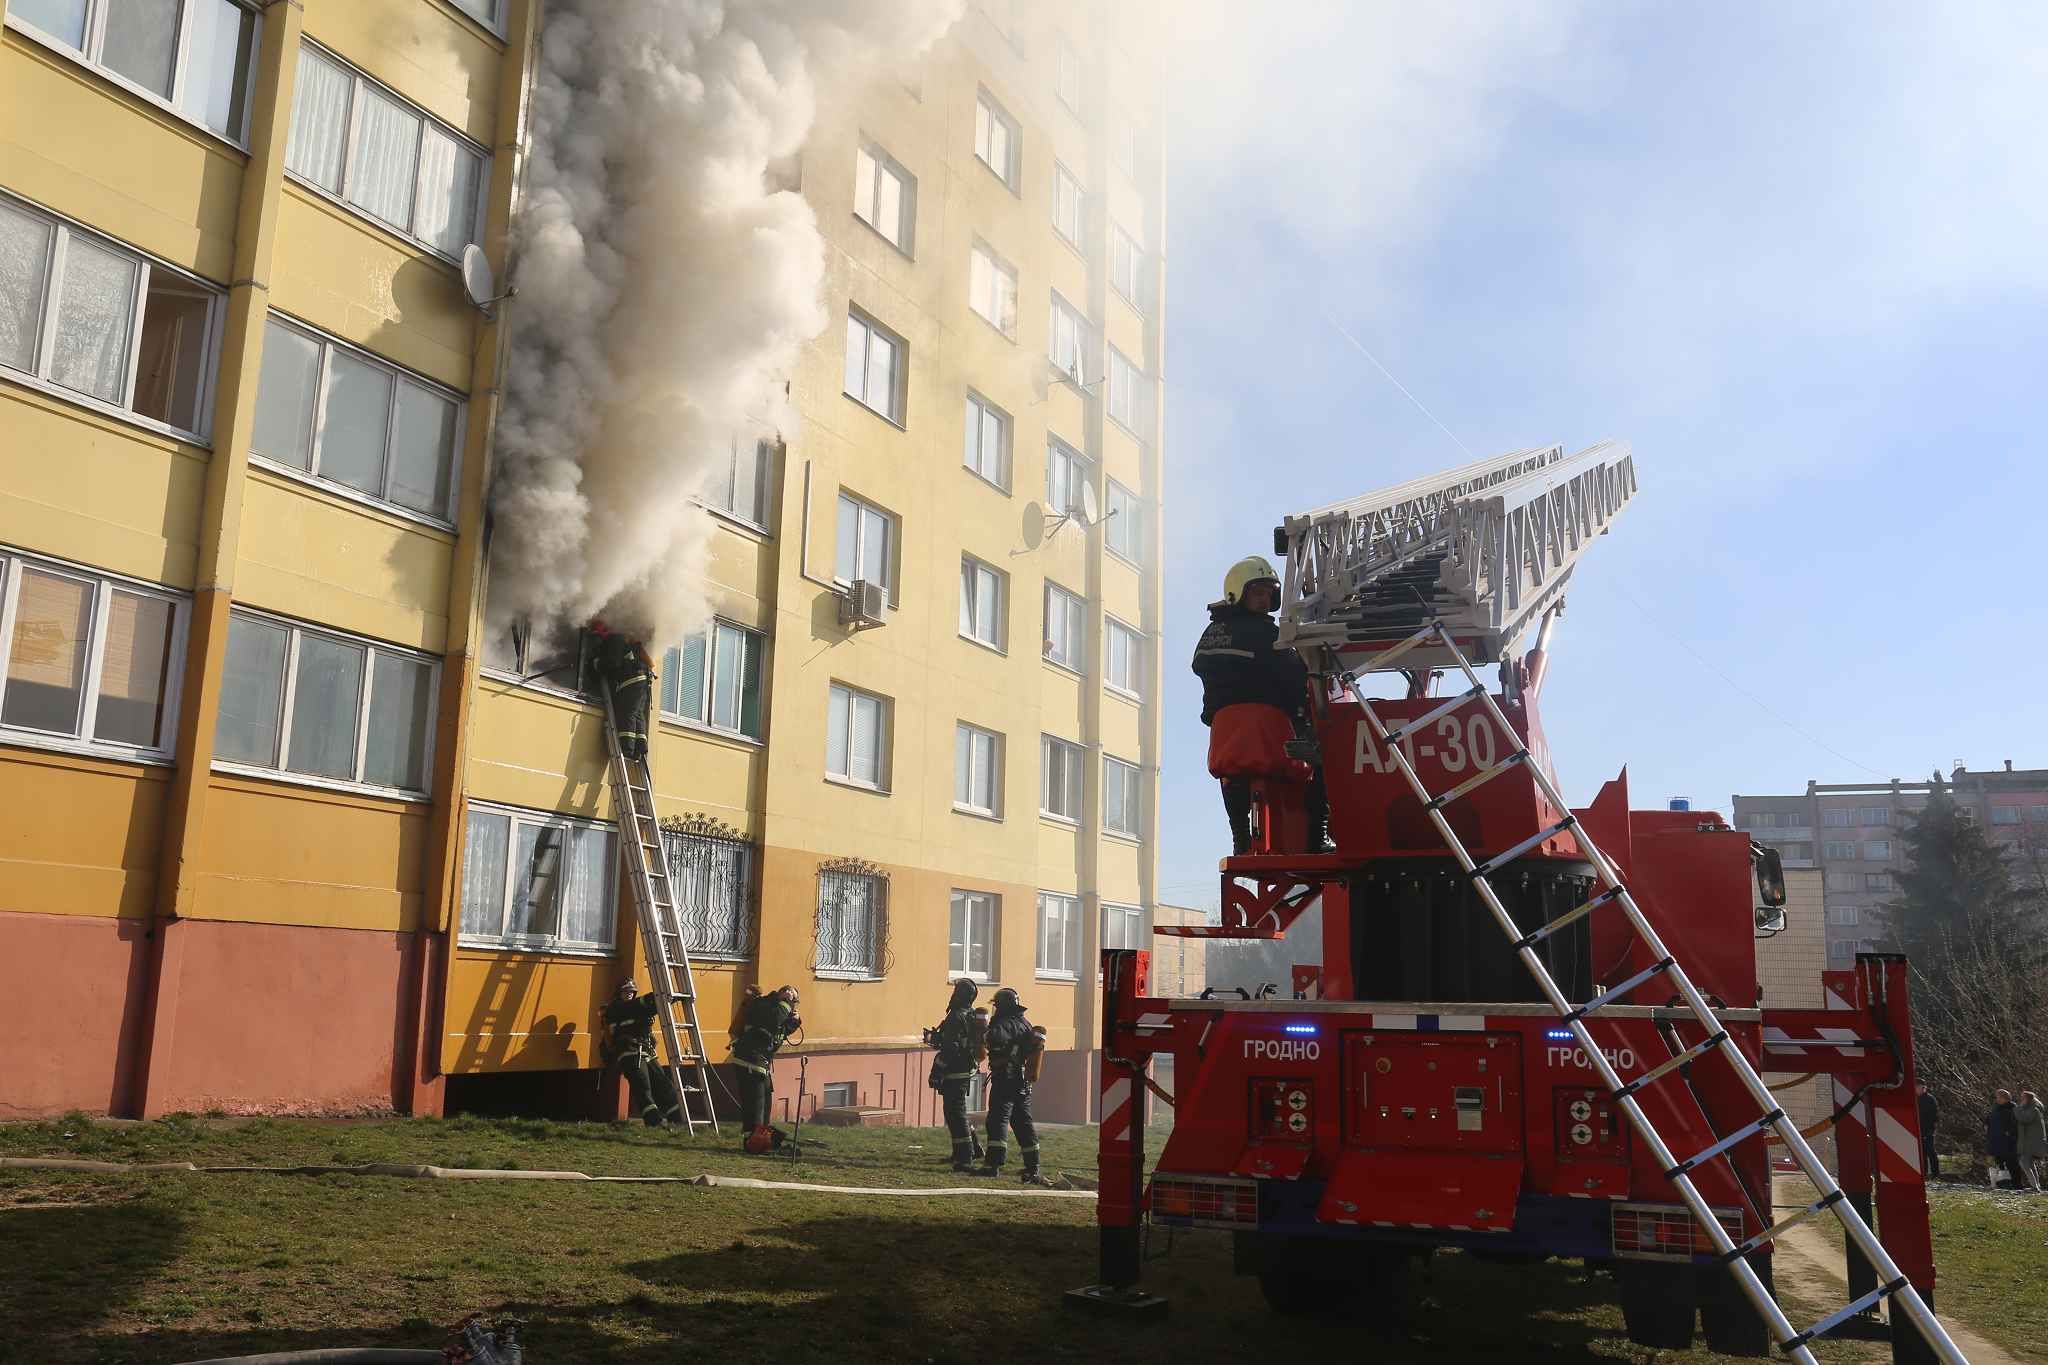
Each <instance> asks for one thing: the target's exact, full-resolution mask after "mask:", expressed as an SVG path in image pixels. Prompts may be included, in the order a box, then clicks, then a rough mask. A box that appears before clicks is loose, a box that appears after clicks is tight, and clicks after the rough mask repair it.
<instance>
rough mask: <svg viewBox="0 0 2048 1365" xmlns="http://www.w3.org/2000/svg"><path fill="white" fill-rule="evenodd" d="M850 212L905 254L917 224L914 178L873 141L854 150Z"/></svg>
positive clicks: (909, 252)
mask: <svg viewBox="0 0 2048 1365" xmlns="http://www.w3.org/2000/svg"><path fill="white" fill-rule="evenodd" d="M853 212H854V216H855V217H857V218H859V219H860V220H861V221H862V222H863V223H866V224H867V225H868V226H869V227H871V228H873V229H874V230H875V231H876V232H879V233H881V234H882V236H883V238H884V239H885V240H887V241H888V243H889V244H890V245H891V246H893V247H895V248H896V249H897V250H898V251H901V252H902V253H903V254H904V255H906V256H908V255H910V254H911V239H912V236H913V234H914V231H915V228H916V224H917V179H916V177H914V176H913V175H911V174H910V172H909V171H906V170H904V169H903V167H902V166H901V165H899V164H897V162H896V160H895V158H893V157H891V156H890V155H889V154H888V153H887V152H885V151H883V150H882V149H881V148H880V147H878V146H875V145H874V144H873V143H865V144H863V145H862V146H860V147H859V148H857V149H856V150H855V152H854V162H853Z"/></svg>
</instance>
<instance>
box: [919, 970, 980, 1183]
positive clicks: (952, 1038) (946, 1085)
mask: <svg viewBox="0 0 2048 1365" xmlns="http://www.w3.org/2000/svg"><path fill="white" fill-rule="evenodd" d="M974 995H975V985H974V983H973V982H972V981H970V980H968V979H967V978H966V977H964V976H963V977H961V978H960V979H959V980H958V981H955V982H954V983H953V994H952V997H951V998H950V999H948V1000H947V1001H946V1017H945V1018H944V1019H941V1020H940V1021H939V1022H938V1024H937V1025H936V1026H935V1027H933V1028H928V1029H926V1030H925V1031H924V1041H925V1046H927V1047H930V1048H933V1049H935V1050H936V1052H937V1055H936V1056H934V1057H933V1058H932V1074H931V1087H932V1089H934V1090H936V1091H938V1092H939V1098H940V1101H941V1103H942V1104H943V1105H944V1107H945V1112H946V1131H947V1133H949V1134H950V1135H951V1136H952V1139H953V1156H952V1162H953V1169H954V1170H956V1171H972V1170H973V1169H974V1159H975V1158H976V1157H978V1156H980V1155H982V1152H981V1144H980V1143H979V1142H977V1141H976V1140H975V1137H974V1126H973V1125H972V1124H970V1123H969V1122H968V1121H967V1092H968V1090H969V1089H970V1088H971V1087H972V1086H973V1084H974V1077H975V1075H976V1074H977V1073H978V1072H979V1071H980V1070H981V1055H982V1049H983V1046H984V1044H985V1041H986V1039H987V1037H988V1013H987V1011H985V1010H978V1009H975V1008H974Z"/></svg>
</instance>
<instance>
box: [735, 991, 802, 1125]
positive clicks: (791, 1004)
mask: <svg viewBox="0 0 2048 1365" xmlns="http://www.w3.org/2000/svg"><path fill="white" fill-rule="evenodd" d="M796 1005H797V995H796V987H794V986H783V987H781V988H779V989H777V990H772V991H769V992H768V993H767V994H765V995H764V994H762V993H761V990H760V988H759V987H758V986H749V987H748V988H747V993H746V996H745V998H743V999H742V1000H741V1001H740V1008H739V1013H738V1014H737V1015H736V1016H734V1018H733V1021H732V1064H733V1065H734V1066H735V1067H737V1068H738V1069H739V1073H740V1144H741V1146H742V1147H744V1148H745V1149H746V1151H747V1152H749V1153H750V1154H753V1155H757V1156H758V1155H759V1154H760V1153H762V1152H766V1151H769V1150H771V1149H772V1148H775V1147H779V1146H781V1145H782V1141H783V1135H782V1130H780V1129H779V1128H775V1127H773V1126H771V1125H770V1124H769V1122H768V1117H769V1113H770V1111H771V1109H772V1107H773V1105H774V1102H775V1076H774V1070H773V1068H774V1065H775V1054H776V1053H778V1052H780V1051H781V1050H782V1045H783V1044H784V1043H785V1042H787V1041H788V1040H789V1036H790V1035H791V1034H793V1033H795V1032H796V1031H797V1030H798V1029H800V1028H802V1027H803V1026H804V1021H803V1020H802V1019H801V1018H799V1017H798V1016H797V1012H796Z"/></svg>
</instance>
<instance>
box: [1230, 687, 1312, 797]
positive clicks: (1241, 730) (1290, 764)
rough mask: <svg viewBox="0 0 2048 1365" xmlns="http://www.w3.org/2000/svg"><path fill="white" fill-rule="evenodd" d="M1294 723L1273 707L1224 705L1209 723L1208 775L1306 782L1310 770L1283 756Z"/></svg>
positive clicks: (1304, 764)
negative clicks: (1272, 778) (1274, 778)
mask: <svg viewBox="0 0 2048 1365" xmlns="http://www.w3.org/2000/svg"><path fill="white" fill-rule="evenodd" d="M1293 738H1294V722H1293V721H1292V720H1291V719H1289V717H1288V715H1287V713H1286V712H1285V711H1283V710H1281V709H1280V708H1279V707H1277V706H1269V705H1267V704H1266V703H1265V702H1257V701H1242V702H1238V703H1237V704H1236V705H1235V706H1226V707H1224V708H1223V709H1222V710H1221V711H1218V712H1217V713H1216V714H1215V715H1214V716H1212V717H1211V718H1210V720H1209V776H1211V777H1217V778H1223V779H1226V780H1227V779H1230V778H1252V777H1278V778H1285V779H1288V780H1290V781H1294V782H1306V781H1307V780H1308V778H1309V776H1310V774H1311V772H1312V771H1313V770H1312V769H1311V768H1310V767H1309V765H1308V764H1306V763H1304V762H1302V761H1301V760H1300V759H1298V758H1289V757H1288V756H1287V741H1288V740H1290V739H1293Z"/></svg>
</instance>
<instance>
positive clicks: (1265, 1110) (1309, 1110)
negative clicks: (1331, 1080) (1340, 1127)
mask: <svg viewBox="0 0 2048 1365" xmlns="http://www.w3.org/2000/svg"><path fill="white" fill-rule="evenodd" d="M1315 1122H1316V1092H1315V1085H1314V1084H1313V1083H1312V1082H1310V1081H1304V1080H1300V1079H1297V1078H1294V1077H1288V1078H1286V1079H1284V1080H1264V1081H1253V1082H1252V1137H1253V1139H1254V1140H1257V1139H1260V1138H1268V1139H1275V1140H1278V1141H1281V1142H1307V1141H1309V1135H1310V1134H1311V1133H1312V1132H1314V1130H1315Z"/></svg>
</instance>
